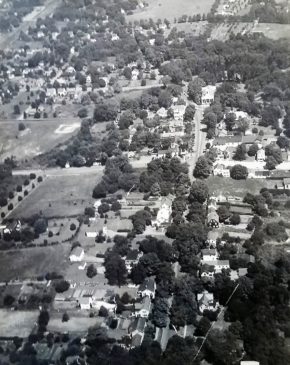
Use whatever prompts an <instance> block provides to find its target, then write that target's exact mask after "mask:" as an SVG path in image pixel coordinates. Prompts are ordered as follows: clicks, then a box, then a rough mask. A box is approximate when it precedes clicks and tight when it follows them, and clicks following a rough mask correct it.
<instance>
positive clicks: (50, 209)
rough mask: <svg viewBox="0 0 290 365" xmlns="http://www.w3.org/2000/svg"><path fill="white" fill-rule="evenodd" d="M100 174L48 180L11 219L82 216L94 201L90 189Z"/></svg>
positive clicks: (56, 177)
mask: <svg viewBox="0 0 290 365" xmlns="http://www.w3.org/2000/svg"><path fill="white" fill-rule="evenodd" d="M101 177H102V174H101V173H100V174H99V175H97V174H96V175H92V174H82V175H70V176H53V177H48V178H47V179H45V180H44V182H43V183H42V184H40V185H39V187H38V188H37V189H35V190H34V191H33V192H32V193H31V194H30V195H28V197H27V199H25V200H24V201H23V202H22V203H21V204H20V205H19V206H18V207H17V208H16V209H15V210H14V212H13V213H12V215H11V216H13V217H18V218H21V217H28V216H31V215H32V214H35V213H39V212H40V211H41V212H42V214H43V215H44V216H45V217H47V218H53V217H59V218H61V217H73V216H77V215H79V214H83V213H84V209H85V207H86V206H89V205H90V204H91V203H92V202H93V201H94V200H93V199H92V192H93V188H94V186H95V185H96V184H97V183H98V182H99V181H100V180H101Z"/></svg>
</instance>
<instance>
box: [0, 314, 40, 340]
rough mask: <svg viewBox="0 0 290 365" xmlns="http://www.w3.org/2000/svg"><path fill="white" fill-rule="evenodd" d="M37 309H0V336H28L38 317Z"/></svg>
mask: <svg viewBox="0 0 290 365" xmlns="http://www.w3.org/2000/svg"><path fill="white" fill-rule="evenodd" d="M38 314H39V313H38V311H11V310H7V309H0V336H4V337H14V336H18V337H22V338H25V337H28V336H29V335H30V333H31V330H32V329H33V327H34V325H35V323H36V322H37V318H38Z"/></svg>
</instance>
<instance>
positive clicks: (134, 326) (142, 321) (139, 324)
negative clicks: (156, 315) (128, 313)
mask: <svg viewBox="0 0 290 365" xmlns="http://www.w3.org/2000/svg"><path fill="white" fill-rule="evenodd" d="M145 327H146V318H142V317H140V318H136V319H134V321H133V323H131V325H130V326H129V331H130V332H134V331H138V332H141V333H142V332H144V330H145Z"/></svg>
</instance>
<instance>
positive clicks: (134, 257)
mask: <svg viewBox="0 0 290 365" xmlns="http://www.w3.org/2000/svg"><path fill="white" fill-rule="evenodd" d="M142 255H143V252H141V251H138V250H131V251H129V252H128V254H127V256H126V258H125V265H126V268H127V270H128V272H131V270H132V268H133V266H134V265H137V264H138V262H139V259H140V257H142Z"/></svg>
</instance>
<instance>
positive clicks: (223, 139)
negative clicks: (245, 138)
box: [213, 135, 242, 147]
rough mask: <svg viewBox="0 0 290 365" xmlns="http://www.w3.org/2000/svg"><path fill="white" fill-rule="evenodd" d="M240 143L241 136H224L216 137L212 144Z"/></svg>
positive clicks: (233, 145) (230, 145) (228, 145)
mask: <svg viewBox="0 0 290 365" xmlns="http://www.w3.org/2000/svg"><path fill="white" fill-rule="evenodd" d="M240 143H242V136H240V135H238V136H226V137H217V138H216V139H215V140H214V142H213V146H215V147H216V146H221V147H222V146H223V147H238V145H239V144H240Z"/></svg>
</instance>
